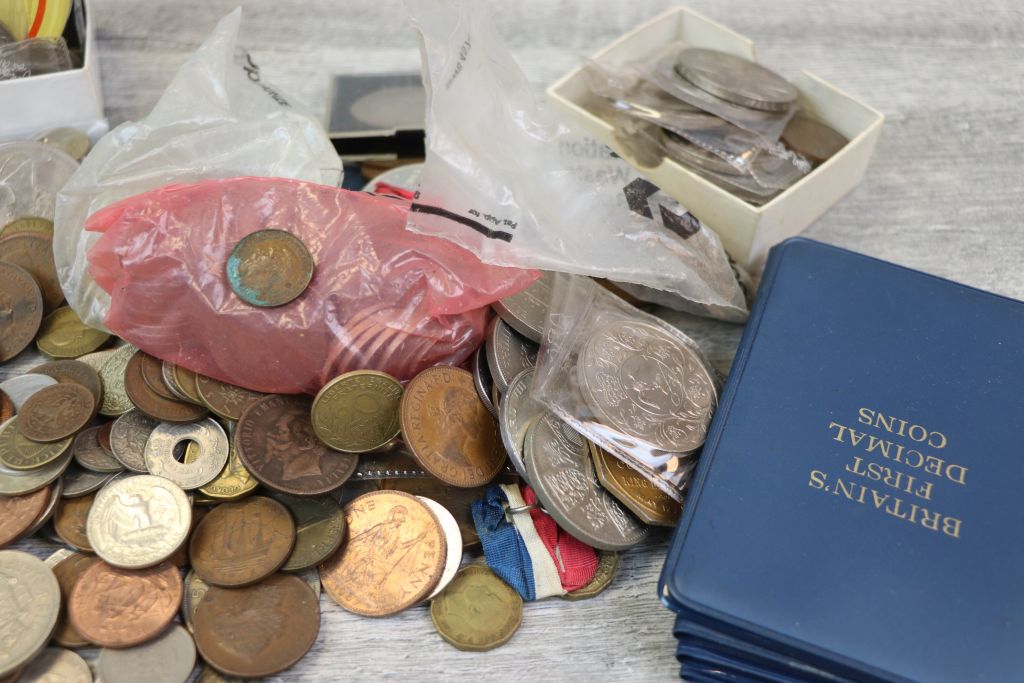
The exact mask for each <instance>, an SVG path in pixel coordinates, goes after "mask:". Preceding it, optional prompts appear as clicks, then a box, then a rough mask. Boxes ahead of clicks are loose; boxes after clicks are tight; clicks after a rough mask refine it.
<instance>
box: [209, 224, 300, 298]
mask: <svg viewBox="0 0 1024 683" xmlns="http://www.w3.org/2000/svg"><path fill="white" fill-rule="evenodd" d="M313 268H314V265H313V257H312V256H311V255H310V253H309V250H308V249H307V248H306V245H305V244H303V243H302V240H300V239H299V238H298V237H296V236H295V235H293V234H291V233H290V232H285V231H284V230H260V231H258V232H254V233H252V234H251V235H247V236H246V237H244V238H243V239H242V241H240V242H239V243H238V244H237V245H235V248H234V250H232V252H231V256H230V257H228V263H227V277H228V283H229V284H230V285H231V289H232V290H233V291H234V292H235V294H237V295H238V297H239V298H240V299H241V300H242V301H244V302H246V303H248V304H251V305H253V306H260V307H274V306H283V305H284V304H286V303H288V302H290V301H292V300H294V299H295V298H296V297H298V296H299V295H300V294H302V292H304V291H305V289H306V287H307V286H308V285H309V282H310V280H312V279H313Z"/></svg>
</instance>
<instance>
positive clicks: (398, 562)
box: [320, 387, 472, 617]
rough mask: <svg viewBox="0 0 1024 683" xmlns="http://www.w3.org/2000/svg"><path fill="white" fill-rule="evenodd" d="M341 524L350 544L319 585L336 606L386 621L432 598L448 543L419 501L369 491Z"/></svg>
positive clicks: (348, 508) (324, 572)
mask: <svg viewBox="0 0 1024 683" xmlns="http://www.w3.org/2000/svg"><path fill="white" fill-rule="evenodd" d="M470 390H471V391H472V387H471V388H470ZM345 521H346V522H347V524H348V541H347V542H346V543H345V545H344V546H343V547H342V549H341V550H340V551H339V552H338V553H336V554H335V555H334V557H332V558H331V559H329V560H327V561H326V562H325V563H323V564H322V565H320V580H321V581H322V582H323V585H324V589H325V590H326V591H327V594H328V595H330V596H331V598H333V599H334V601H335V602H337V603H338V604H339V605H341V606H342V607H344V608H345V609H347V610H348V611H350V612H354V613H356V614H361V615H363V616H368V617H384V616H388V615H391V614H397V613H398V612H401V611H402V610H404V609H407V608H409V607H412V606H413V605H415V604H417V603H419V602H420V601H421V600H423V599H424V598H425V597H427V596H428V595H430V592H431V591H432V590H433V589H434V586H435V585H437V582H438V580H440V578H441V574H442V572H443V571H444V564H445V558H446V556H447V540H446V538H445V535H444V531H443V530H442V529H441V524H440V523H439V522H438V520H437V517H435V516H434V513H433V512H431V511H430V508H428V507H427V506H426V505H425V504H424V503H423V502H422V501H421V500H419V499H418V498H416V497H415V496H410V495H409V494H407V493H401V492H398V491H373V492H371V493H367V494H364V495H362V496H359V497H358V498H356V499H355V500H353V501H352V502H351V503H349V504H348V505H346V506H345Z"/></svg>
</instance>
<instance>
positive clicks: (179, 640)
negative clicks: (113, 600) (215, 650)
mask: <svg viewBox="0 0 1024 683" xmlns="http://www.w3.org/2000/svg"><path fill="white" fill-rule="evenodd" d="M195 665H196V646H195V643H194V642H193V641H192V636H190V635H189V634H188V633H187V632H186V631H185V629H183V628H182V627H181V626H178V625H177V624H175V625H172V626H171V627H170V628H168V629H167V630H166V631H164V632H163V634H161V635H160V636H159V637H158V638H156V639H155V640H151V641H149V642H148V643H146V644H144V645H139V646H137V647H129V648H125V649H121V650H114V649H111V648H103V649H102V650H100V656H99V658H98V659H97V660H96V670H97V673H99V675H100V676H101V677H102V678H103V681H104V683H139V681H145V682H146V683H185V681H187V680H188V678H189V676H191V675H192V668H193V667H195Z"/></svg>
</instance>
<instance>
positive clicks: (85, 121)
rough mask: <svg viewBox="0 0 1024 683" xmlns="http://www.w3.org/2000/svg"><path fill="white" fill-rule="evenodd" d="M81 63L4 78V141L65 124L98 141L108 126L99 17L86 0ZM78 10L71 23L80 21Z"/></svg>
mask: <svg viewBox="0 0 1024 683" xmlns="http://www.w3.org/2000/svg"><path fill="white" fill-rule="evenodd" d="M83 15H84V16H83V19H84V21H82V22H81V24H82V25H84V32H85V35H84V37H83V38H84V39H83V41H82V44H83V57H82V67H81V68H79V69H70V70H68V71H60V72H58V73H52V74H43V75H41V76H30V77H28V78H15V79H12V80H9V81H0V140H12V139H19V138H28V137H34V136H35V135H38V134H40V133H43V132H45V131H47V130H50V129H53V128H60V127H62V126H73V127H75V128H79V129H81V130H83V131H85V132H87V133H89V134H90V136H92V138H93V140H96V139H97V138H98V137H100V136H101V135H102V134H103V133H105V132H106V131H107V128H108V125H107V121H106V118H104V115H103V91H102V89H101V87H100V68H99V58H98V56H97V54H96V36H95V28H94V25H95V22H93V21H92V17H91V16H90V15H89V2H88V0H85V2H84V3H83ZM75 22H76V19H75V15H74V13H72V15H71V18H70V19H69V20H68V23H69V24H70V25H72V26H75V25H76V23H75Z"/></svg>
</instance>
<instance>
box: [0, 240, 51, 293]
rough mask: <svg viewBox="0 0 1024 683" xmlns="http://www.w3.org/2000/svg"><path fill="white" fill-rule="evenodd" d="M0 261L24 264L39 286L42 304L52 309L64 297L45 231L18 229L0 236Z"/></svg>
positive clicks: (22, 266)
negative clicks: (11, 233) (17, 231)
mask: <svg viewBox="0 0 1024 683" xmlns="http://www.w3.org/2000/svg"><path fill="white" fill-rule="evenodd" d="M0 261H6V262H7V263H12V264H14V265H16V266H20V267H21V268H24V269H25V270H26V271H27V272H28V274H29V275H31V276H32V279H33V280H35V281H36V284H37V285H38V286H39V291H40V292H42V295H43V306H44V307H45V308H46V310H48V311H52V310H53V309H55V308H57V306H59V305H60V302H61V301H63V300H64V292H63V290H61V288H60V279H58V277H57V266H56V265H54V262H53V241H52V239H51V238H50V237H49V236H47V235H40V234H38V233H28V232H22V233H18V234H16V235H11V236H10V237H3V238H0Z"/></svg>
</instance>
